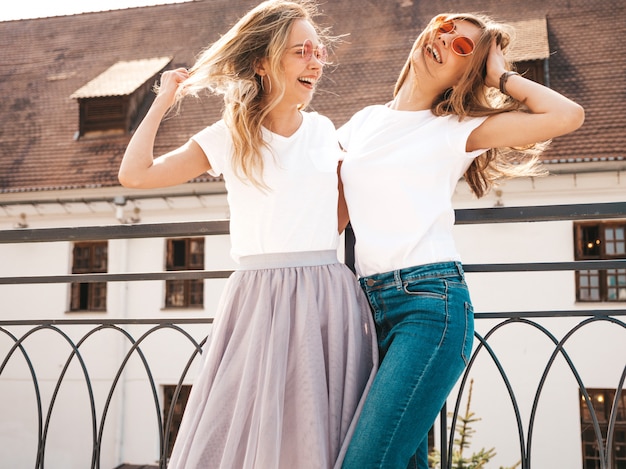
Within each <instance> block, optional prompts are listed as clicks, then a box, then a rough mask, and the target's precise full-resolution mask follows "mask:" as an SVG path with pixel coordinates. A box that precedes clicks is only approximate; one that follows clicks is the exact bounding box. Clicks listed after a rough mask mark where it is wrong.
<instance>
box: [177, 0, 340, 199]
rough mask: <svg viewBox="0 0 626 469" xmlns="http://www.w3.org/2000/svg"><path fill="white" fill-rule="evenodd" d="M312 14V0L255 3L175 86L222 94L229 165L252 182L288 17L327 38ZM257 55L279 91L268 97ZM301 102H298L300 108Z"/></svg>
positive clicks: (259, 180)
mask: <svg viewBox="0 0 626 469" xmlns="http://www.w3.org/2000/svg"><path fill="white" fill-rule="evenodd" d="M318 14H319V13H318V9H317V5H316V4H315V2H314V1H312V0H293V1H285V0H267V1H265V2H262V3H260V4H259V5H257V6H256V7H255V8H253V9H252V10H250V11H249V12H248V13H247V14H246V15H245V16H243V17H242V18H241V19H240V20H239V21H238V22H237V23H236V24H235V25H234V26H233V27H232V28H231V29H230V30H229V31H228V32H227V33H226V34H224V35H223V36H221V37H220V39H218V40H217V41H216V42H214V43H213V44H212V45H210V46H209V47H207V48H206V49H205V50H204V51H203V52H202V53H201V54H200V56H199V58H198V59H197V61H196V63H195V64H194V65H193V66H192V67H191V69H190V76H189V78H188V79H187V80H185V82H184V84H183V87H181V93H180V94H179V96H178V98H179V100H180V98H182V97H183V95H184V96H187V95H191V96H196V97H197V96H198V95H199V94H200V93H202V92H206V91H207V90H208V91H209V92H211V93H214V94H217V95H222V96H223V98H224V110H223V119H224V121H225V123H226V125H227V127H228V128H229V129H230V132H231V135H232V140H233V146H234V155H233V167H234V170H235V171H236V173H237V174H239V175H240V176H242V175H243V177H244V178H247V179H248V180H249V181H251V182H252V183H253V184H255V185H257V186H260V187H264V188H266V186H265V184H264V183H263V177H262V176H263V158H262V156H261V155H262V154H261V151H262V149H263V147H266V148H269V147H268V145H267V143H266V142H265V141H264V140H263V134H262V124H263V120H264V119H265V117H266V116H267V115H268V113H269V112H270V111H271V110H272V109H273V108H274V107H275V106H276V105H277V104H278V103H279V102H280V100H281V99H282V97H283V94H284V90H285V83H284V78H283V73H282V67H281V58H282V57H283V54H284V52H285V50H286V47H287V40H288V37H289V33H290V32H291V28H292V26H293V24H294V22H295V21H297V20H307V21H309V22H310V23H311V25H312V26H313V27H314V28H315V30H316V32H317V34H318V36H319V38H320V41H322V42H331V41H332V40H333V38H332V37H331V36H330V35H329V34H328V31H327V29H323V28H320V27H319V26H318V25H316V24H315V22H314V18H315V17H316V16H318ZM263 59H267V61H268V64H267V67H268V68H269V74H270V75H271V77H272V80H271V86H272V88H273V89H274V90H278V91H279V92H278V93H276V95H275V97H274V98H273V99H272V100H271V101H269V102H268V101H267V100H264V99H263V97H264V94H265V90H264V89H263V83H262V78H261V76H259V75H258V74H257V72H256V70H257V66H258V65H259V64H260V62H261V61H262V60H263ZM268 92H269V90H268ZM307 105H308V103H303V106H302V108H304V107H306V106H307Z"/></svg>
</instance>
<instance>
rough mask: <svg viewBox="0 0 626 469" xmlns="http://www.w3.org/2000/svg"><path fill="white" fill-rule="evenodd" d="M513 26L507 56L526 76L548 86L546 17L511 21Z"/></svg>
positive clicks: (548, 50)
mask: <svg viewBox="0 0 626 469" xmlns="http://www.w3.org/2000/svg"><path fill="white" fill-rule="evenodd" d="M510 24H511V26H513V27H514V28H515V38H514V40H513V45H512V46H511V49H510V50H509V51H508V54H507V58H508V59H509V60H510V61H512V62H513V63H514V64H515V68H516V69H517V71H518V72H519V73H521V74H522V75H524V76H525V77H526V78H528V79H530V80H533V81H536V82H537V83H541V84H542V85H546V86H550V84H549V82H548V81H549V80H548V78H549V77H548V57H550V47H549V45H548V24H547V21H546V18H545V17H543V18H537V19H530V20H524V21H516V22H511V23H510Z"/></svg>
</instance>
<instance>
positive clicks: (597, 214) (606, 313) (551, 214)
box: [0, 203, 626, 469]
mask: <svg viewBox="0 0 626 469" xmlns="http://www.w3.org/2000/svg"><path fill="white" fill-rule="evenodd" d="M625 215H626V203H606V204H585V205H559V206H543V207H497V208H491V209H466V210H457V212H456V220H457V224H493V223H519V222H538V221H560V220H591V219H594V220H605V219H611V218H622V217H625ZM223 234H228V222H227V221H223V220H222V221H213V222H193V223H169V224H143V225H119V226H98V227H82V228H50V229H19V230H10V231H0V244H3V243H4V244H7V243H8V244H11V243H16V244H17V243H41V242H54V241H81V240H90V241H93V240H114V239H133V238H153V237H177V236H178V237H180V236H184V237H191V236H212V235H223ZM352 247H353V238H352V235H351V232H350V231H348V232H347V233H346V249H345V251H346V263H347V264H348V265H352V264H353V251H352ZM464 267H465V270H466V272H467V273H468V274H481V273H495V272H499V273H506V272H551V271H575V270H594V269H626V259H618V260H610V261H608V260H607V261H604V260H602V261H576V262H544V263H510V264H466V265H465V266H464ZM230 273H231V272H230V271H210V270H205V271H184V272H147V273H116V274H112V273H111V274H110V273H105V274H74V275H43V276H16V277H3V278H0V285H5V287H4V288H8V287H7V286H9V285H29V284H55V283H56V284H58V283H72V282H135V281H163V280H171V279H190V278H203V279H224V278H227V277H228V276H229V275H230ZM613 304H614V305H616V306H617V307H616V308H613V309H581V308H579V309H573V310H558V311H552V310H549V309H546V310H542V311H537V310H533V311H493V312H488V311H479V312H476V313H475V319H476V321H477V324H479V322H480V321H484V322H485V323H486V324H489V325H488V326H486V328H484V329H481V330H483V332H482V333H478V332H476V334H475V346H474V350H473V354H472V357H471V360H470V363H469V366H468V368H467V370H466V372H465V374H464V375H463V376H462V378H461V379H460V381H459V383H458V386H457V388H456V389H455V391H454V393H453V395H452V396H451V400H449V402H454V407H453V409H447V408H444V409H442V412H441V415H440V419H439V420H440V422H439V428H438V432H439V435H440V438H439V442H440V445H439V448H438V449H439V451H440V455H441V467H442V468H450V467H452V459H453V450H454V446H455V444H454V438H455V430H457V429H458V425H459V417H460V415H462V412H463V411H464V409H462V403H463V402H464V399H465V400H466V399H467V393H468V387H469V383H470V380H471V377H472V372H473V371H474V368H475V366H476V363H477V362H478V361H479V360H485V359H486V360H487V361H489V362H490V363H491V364H492V366H494V367H495V369H496V370H497V375H498V377H499V379H500V380H501V385H502V386H503V387H504V390H505V391H506V394H507V395H508V401H509V403H510V406H511V407H510V408H511V409H512V420H513V422H509V423H508V424H507V425H512V426H513V428H514V429H515V430H514V432H513V433H514V434H515V440H516V442H515V447H516V448H517V449H516V451H515V453H516V455H517V456H516V457H517V459H518V460H519V467H521V468H522V469H530V468H531V459H532V458H531V456H532V454H533V453H532V447H533V443H536V442H537V440H535V435H536V433H537V429H538V428H539V427H538V423H537V422H538V420H539V417H540V415H541V409H542V406H541V405H540V403H541V402H542V400H541V398H542V397H543V394H542V393H543V392H544V390H545V385H546V382H547V381H548V380H549V379H550V377H551V371H552V370H553V368H554V366H555V363H557V362H562V363H565V366H566V367H567V368H568V369H569V372H570V373H571V377H572V378H573V379H574V380H575V381H576V383H577V386H578V388H579V390H580V393H581V395H582V396H583V399H584V401H585V403H586V406H587V408H588V410H589V413H590V415H591V418H592V422H593V432H594V434H595V437H596V442H595V446H596V450H597V454H598V459H599V461H598V462H597V465H596V466H595V467H598V468H601V469H612V467H613V466H612V461H613V460H614V459H615V458H614V456H615V455H614V454H613V449H612V448H613V441H614V439H615V425H616V422H617V421H618V420H619V419H622V420H623V419H624V416H618V412H617V410H618V409H617V405H616V404H615V403H617V402H618V401H619V399H620V397H621V389H622V388H623V385H624V380H625V378H626V366H625V365H626V356H622V357H618V360H621V362H620V363H621V365H620V366H621V367H622V368H621V369H622V372H621V376H620V378H619V382H618V383H617V385H616V389H617V392H616V397H615V400H614V403H613V405H612V407H611V409H612V410H611V413H610V420H609V422H608V431H607V432H606V434H603V433H602V430H601V424H606V422H602V421H601V418H600V419H599V418H598V416H597V415H596V412H595V411H594V407H593V405H592V402H591V399H590V396H589V394H588V393H587V390H586V387H585V383H584V380H583V378H582V377H581V374H580V373H579V370H578V369H577V366H576V360H575V358H574V357H572V356H571V355H570V354H569V353H568V351H567V347H566V346H567V345H569V343H570V342H571V341H572V340H573V337H574V336H575V335H576V333H577V332H578V331H580V330H581V329H583V328H589V327H594V325H596V324H598V323H602V324H607V325H610V326H611V327H616V328H618V329H620V330H621V329H624V328H626V324H625V323H624V321H623V317H624V316H625V315H626V309H625V308H624V303H613ZM513 309H514V308H511V310H513ZM3 310H4V311H3V313H2V318H3V319H2V320H0V402H2V403H3V404H2V405H4V406H8V407H11V405H12V404H11V402H10V399H7V398H3V396H7V395H8V394H9V389H10V387H11V386H12V385H15V378H14V377H15V376H22V377H23V376H28V379H27V380H26V381H28V383H26V388H28V389H30V391H29V393H32V396H33V397H32V409H31V410H29V414H28V417H27V416H22V415H19V414H18V415H12V414H11V412H10V409H9V411H7V412H4V413H1V414H2V415H3V417H2V418H0V422H1V421H4V423H0V425H2V426H3V431H6V429H10V428H15V429H16V431H17V432H18V433H19V430H20V428H21V426H20V424H19V421H20V419H21V418H22V417H24V418H30V419H33V418H34V419H35V420H36V425H35V426H36V434H35V435H32V434H29V435H28V436H26V437H25V440H26V441H23V442H20V444H19V446H17V447H14V448H13V447H11V448H9V447H6V446H5V448H2V449H1V452H2V457H3V458H7V457H8V456H7V455H10V454H11V452H12V451H13V452H15V454H18V453H19V454H23V453H24V452H29V454H30V452H32V458H31V459H32V466H34V467H35V468H36V469H43V468H44V467H47V466H48V463H47V455H48V454H49V453H55V452H56V451H57V450H56V448H55V445H62V446H64V447H69V448H70V449H71V448H75V450H76V452H77V453H80V454H84V455H85V461H84V462H82V463H80V464H81V467H90V468H100V467H102V465H103V462H102V459H103V453H104V449H103V448H104V446H105V445H104V440H105V439H108V438H113V439H116V440H121V441H123V440H124V439H125V434H123V433H122V434H120V432H122V430H120V429H121V428H128V426H129V425H126V424H121V423H119V422H118V421H115V422H114V421H113V420H115V419H113V418H112V417H111V414H112V411H111V409H112V407H113V406H114V405H115V406H116V407H118V406H119V405H120V404H119V401H120V399H117V398H116V393H121V392H122V391H121V390H120V389H121V388H122V387H125V388H126V390H125V391H124V392H129V390H128V386H129V385H128V384H123V383H124V382H125V379H124V378H125V375H127V374H128V375H131V378H133V379H135V381H139V382H140V384H135V385H133V386H135V388H136V387H137V386H139V387H143V390H144V394H145V395H144V398H143V407H144V410H145V412H144V414H145V415H144V418H142V419H140V421H139V422H133V423H132V424H131V425H130V427H132V428H136V429H137V432H138V433H139V432H141V433H143V434H147V435H151V436H153V437H154V440H155V446H156V447H157V448H156V449H155V454H156V453H158V455H156V457H154V458H153V461H152V462H153V463H154V464H156V466H155V467H159V468H165V467H166V463H167V451H168V448H169V447H170V443H171V441H170V434H171V433H170V428H171V427H172V425H173V416H174V409H173V406H172V407H170V408H169V409H164V408H163V402H162V397H161V393H160V390H159V386H160V383H162V382H163V381H164V380H163V379H162V378H161V376H162V375H163V373H165V372H164V371H163V370H162V368H161V364H160V363H156V364H155V363H154V362H153V361H151V358H152V356H151V354H153V353H155V352H156V356H162V350H164V349H166V348H167V349H168V350H170V347H172V348H171V350H182V349H184V350H185V351H184V352H181V353H179V354H178V355H177V356H178V357H182V358H180V360H179V363H177V368H176V369H177V370H178V371H177V372H176V373H177V375H176V378H175V381H176V382H177V386H176V391H175V395H174V397H173V399H172V402H176V399H177V397H178V393H179V392H180V389H181V386H182V385H183V383H184V382H185V381H186V380H187V381H188V379H189V372H190V369H191V367H192V366H194V364H197V363H198V361H199V357H200V354H201V350H202V345H203V343H204V342H205V341H206V337H207V331H208V329H209V325H210V324H211V322H212V320H211V319H210V318H201V319H172V318H169V319H132V318H124V319H101V318H91V319H45V312H44V313H43V314H42V316H44V318H42V319H36V320H20V319H19V318H14V319H8V318H9V317H10V316H11V312H10V311H6V310H5V309H4V307H3ZM545 319H549V320H551V321H552V322H551V324H553V325H555V324H556V325H557V329H559V331H560V335H559V334H557V333H554V332H551V331H550V330H549V329H548V327H546V326H545V325H544V323H543V322H542V321H543V320H545ZM566 319H569V320H568V321H566V322H563V321H564V320H566ZM554 321H556V322H554ZM572 321H574V324H573V325H572ZM563 324H567V325H566V326H563ZM512 325H517V326H519V325H525V326H527V327H529V328H531V329H532V330H533V331H534V332H535V333H537V334H540V335H542V336H543V337H545V338H547V340H548V341H549V343H551V344H552V348H551V350H549V351H548V355H549V356H548V359H547V361H546V363H545V364H544V365H543V369H541V368H539V369H535V372H537V374H538V376H539V380H538V384H537V386H536V388H535V389H534V390H532V392H530V395H532V396H533V398H532V402H520V398H519V396H518V394H517V393H516V390H515V386H514V384H513V383H512V381H511V377H510V374H509V372H507V367H506V366H505V365H504V364H503V363H502V360H501V357H500V356H498V354H497V353H496V352H495V351H494V350H495V349H494V347H492V341H493V340H494V337H495V336H496V335H497V333H499V332H500V331H501V330H503V329H504V328H507V327H511V326H512ZM563 327H565V329H563ZM477 329H479V328H478V327H477ZM484 330H486V332H484ZM98 336H104V337H105V339H96V338H97V337H98ZM114 336H115V337H116V339H114V340H112V337H114ZM51 337H54V338H51ZM120 338H121V339H122V342H124V343H125V345H124V346H123V347H122V348H121V352H119V353H118V358H117V360H116V363H115V364H114V366H113V367H112V368H111V369H107V370H100V369H98V360H97V358H98V355H97V352H98V350H95V349H94V347H93V346H92V345H91V342H97V343H102V342H105V343H107V344H110V343H118V342H119V339H120ZM44 339H45V340H46V341H47V342H46V343H48V342H50V343H54V342H55V341H56V342H63V343H64V344H65V345H64V346H63V347H61V346H59V345H58V344H57V345H56V346H55V347H53V348H52V349H51V350H50V353H52V351H53V350H54V351H60V352H61V353H65V355H62V358H61V359H60V362H61V363H63V365H62V366H61V367H60V370H58V372H57V373H56V374H55V373H54V372H53V371H54V370H51V369H46V368H43V369H40V368H38V365H37V364H38V363H39V361H40V360H41V358H42V357H41V356H39V355H40V352H37V353H34V354H33V352H31V350H32V348H33V344H41V343H42V342H38V341H43V340H44ZM98 340H99V341H100V342H98ZM157 340H158V343H157ZM166 340H167V341H168V342H166ZM116 341H117V342H116ZM155 343H157V345H155ZM614 345H615V344H614ZM155 348H156V349H158V350H155ZM63 350H65V352H63ZM100 352H101V351H100ZM512 353H514V354H517V353H523V351H521V350H520V351H517V350H513V351H512ZM94 356H95V358H94ZM44 362H45V357H44ZM16 370H17V371H16ZM20 370H21V371H20ZM20 373H21V374H20ZM166 373H169V375H168V376H169V378H167V379H169V380H171V368H170V369H169V371H167V372H166ZM42 375H44V378H42ZM17 380H18V381H19V378H18V379H17ZM23 381H24V380H23V379H22V380H21V383H20V386H21V388H20V389H25V388H24V386H25V384H24V382H23ZM170 382H171V381H170ZM77 383H78V384H77ZM70 384H71V386H72V389H73V390H75V388H76V387H78V388H81V389H82V390H83V391H82V392H83V394H86V396H87V397H86V399H85V398H83V399H82V400H80V399H77V400H76V402H75V405H73V404H70V408H72V405H73V408H72V413H75V414H80V415H87V414H88V415H89V418H88V420H89V424H88V425H87V427H88V433H89V436H88V437H87V436H85V438H86V439H87V441H88V443H87V444H85V440H81V441H80V442H78V441H76V442H72V441H70V442H63V443H60V441H62V440H63V436H62V432H63V430H62V429H61V428H59V426H58V424H57V423H56V422H57V421H58V420H59V417H58V416H57V415H56V414H55V412H64V411H66V409H67V408H68V402H67V398H65V399H66V400H65V401H64V403H63V404H61V403H60V400H61V399H62V398H63V397H62V396H63V389H64V386H69V385H70ZM136 391H137V389H133V392H136ZM27 397H28V396H24V398H27ZM29 402H31V401H30V400H29ZM29 405H30V404H29ZM122 405H123V404H122ZM524 409H526V412H525V411H524ZM450 410H451V412H450ZM525 413H526V415H525ZM524 416H526V418H527V420H526V419H525V418H524ZM11 418H14V419H17V421H15V422H13V421H9V420H10V419H11ZM112 427H113V428H112ZM148 428H149V429H148ZM124 431H125V432H127V433H128V430H124ZM57 432H58V433H61V435H59V434H58V433H57ZM133 437H136V434H133ZM17 439H19V437H18V436H15V440H17ZM15 440H12V441H15ZM157 440H158V441H157ZM120 444H123V443H120ZM0 445H3V443H1V442H0ZM73 445H74V446H73ZM0 447H1V446H0ZM87 460H88V462H87ZM144 462H145V461H144ZM514 462H515V461H514ZM28 467H30V464H29V466H28ZM619 467H622V466H619ZM53 469H54V468H53ZM107 469H108V468H107Z"/></svg>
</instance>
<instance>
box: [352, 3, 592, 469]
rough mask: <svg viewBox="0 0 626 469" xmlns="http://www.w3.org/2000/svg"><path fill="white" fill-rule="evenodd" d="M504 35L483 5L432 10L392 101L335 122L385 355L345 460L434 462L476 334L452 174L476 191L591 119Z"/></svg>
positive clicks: (358, 248)
mask: <svg viewBox="0 0 626 469" xmlns="http://www.w3.org/2000/svg"><path fill="white" fill-rule="evenodd" d="M509 40H510V39H509V35H508V34H507V32H506V30H505V27H504V26H503V25H500V24H497V23H494V22H493V21H491V20H490V19H489V18H487V17H484V16H478V15H472V14H443V15H439V16H437V17H435V18H433V19H432V20H431V22H430V23H429V24H428V26H427V27H426V29H425V30H424V31H423V32H422V33H421V34H420V36H419V37H418V38H417V40H416V42H415V44H414V46H413V48H412V50H411V52H410V55H409V58H408V60H407V62H406V64H405V66H404V68H403V70H402V72H401V74H400V77H399V79H398V81H397V83H396V88H395V92H394V98H393V100H392V101H391V102H389V103H387V104H386V105H375V106H369V107H366V108H365V109H363V110H361V111H359V112H358V113H356V114H355V115H354V116H353V117H352V119H351V120H350V121H349V122H348V123H347V124H346V125H344V126H343V127H342V128H341V129H340V130H339V138H340V143H341V145H342V146H343V148H344V149H346V151H347V154H346V157H345V158H344V161H343V164H342V168H341V178H342V181H343V188H344V193H345V201H346V203H347V210H345V209H346V207H344V210H343V213H340V217H341V218H342V220H341V221H342V224H343V226H345V225H346V224H347V221H348V216H349V219H350V222H351V224H352V228H353V229H354V233H355V237H356V245H355V254H356V269H357V273H358V275H359V280H360V283H361V286H362V288H363V290H364V291H365V293H366V295H367V297H368V299H369V302H370V307H371V309H372V312H373V314H374V320H375V323H376V332H377V334H378V345H379V352H380V354H379V356H380V360H381V363H380V368H379V371H378V374H377V375H376V378H375V379H374V383H373V385H372V388H371V389H370V391H369V393H368V395H367V398H366V400H365V404H364V406H363V410H362V413H361V415H360V418H359V420H358V423H357V426H356V429H355V432H354V435H353V438H352V440H351V442H350V445H349V447H348V449H347V454H346V456H345V460H344V463H343V468H344V469H367V468H378V469H405V468H419V469H426V468H427V467H428V455H427V450H428V448H427V443H428V438H427V436H428V430H429V429H430V428H431V426H432V425H433V422H434V421H435V419H436V417H437V415H438V413H439V411H440V409H441V407H442V405H443V403H444V402H445V400H446V399H447V397H448V394H449V393H450V391H451V390H452V387H453V386H454V385H455V383H456V382H457V380H458V378H459V376H460V375H461V373H462V372H463V370H464V368H465V366H466V364H467V361H468V358H469V356H470V353H471V349H472V338H473V332H474V323H473V310H472V303H471V300H470V295H469V292H468V290H467V285H466V283H465V278H464V274H463V268H462V265H461V262H460V256H459V254H458V252H457V250H456V247H455V243H454V239H453V236H452V228H453V225H454V210H453V208H452V200H451V199H452V195H453V193H454V190H455V187H456V184H457V182H458V180H459V179H460V178H461V177H463V176H464V177H465V179H466V181H467V182H468V184H469V186H470V188H471V189H472V191H473V192H474V194H475V195H476V196H477V197H481V196H482V195H484V194H485V193H486V192H488V191H489V189H490V188H491V186H492V184H493V183H494V182H495V181H497V180H498V179H502V178H508V177H517V176H535V175H540V174H542V173H543V170H542V168H541V166H540V164H539V161H538V157H539V154H540V153H541V151H542V149H543V148H545V147H546V145H547V143H546V142H547V141H548V140H550V139H552V138H554V137H557V136H560V135H564V134H567V133H569V132H572V131H574V130H575V129H577V128H578V127H579V126H580V125H582V123H583V120H584V111H583V109H582V108H581V107H580V106H579V105H578V104H576V103H574V102H572V101H571V100H569V99H567V98H566V97H564V96H562V95H561V94H559V93H557V92H555V91H553V90H551V89H549V88H547V87H544V86H542V85H540V84H538V83H535V82H533V81H531V80H528V79H526V78H524V77H523V76H521V75H519V74H517V73H516V72H514V71H512V70H511V65H510V64H509V63H508V62H507V60H506V58H505V56H504V52H503V51H505V50H506V49H507V47H508V45H509ZM538 142H543V143H538ZM373 184H375V186H376V191H375V192H374V191H372V186H373ZM348 214H349V215H348Z"/></svg>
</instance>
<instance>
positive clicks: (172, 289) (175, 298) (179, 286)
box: [165, 238, 204, 308]
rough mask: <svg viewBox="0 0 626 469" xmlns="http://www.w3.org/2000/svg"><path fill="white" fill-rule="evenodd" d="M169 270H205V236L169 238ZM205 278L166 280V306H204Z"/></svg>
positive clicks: (167, 263) (167, 265)
mask: <svg viewBox="0 0 626 469" xmlns="http://www.w3.org/2000/svg"><path fill="white" fill-rule="evenodd" d="M166 268H167V270H204V238H181V239H168V240H167V262H166ZM203 305H204V280H203V279H201V278H199V279H181V280H166V282H165V306H166V307H170V308H171V307H176V308H187V307H202V306H203Z"/></svg>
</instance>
